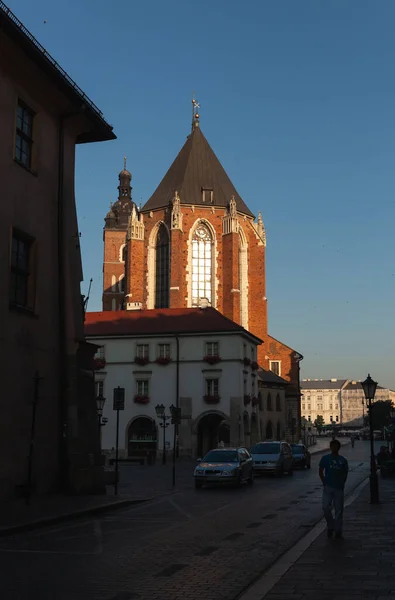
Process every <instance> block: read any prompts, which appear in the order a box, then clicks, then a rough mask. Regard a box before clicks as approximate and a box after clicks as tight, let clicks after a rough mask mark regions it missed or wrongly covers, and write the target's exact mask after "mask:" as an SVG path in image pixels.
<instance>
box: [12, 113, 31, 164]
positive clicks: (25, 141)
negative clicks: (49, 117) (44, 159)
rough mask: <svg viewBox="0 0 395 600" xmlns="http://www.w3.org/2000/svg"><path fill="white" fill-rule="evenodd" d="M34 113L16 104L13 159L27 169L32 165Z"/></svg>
mask: <svg viewBox="0 0 395 600" xmlns="http://www.w3.org/2000/svg"><path fill="white" fill-rule="evenodd" d="M33 119H34V113H33V111H32V110H30V108H28V107H27V106H26V105H25V104H23V103H22V102H18V107H17V113H16V136H15V158H16V159H17V160H18V161H19V162H20V163H22V164H23V165H24V166H25V167H27V168H28V169H30V168H31V165H32V150H33Z"/></svg>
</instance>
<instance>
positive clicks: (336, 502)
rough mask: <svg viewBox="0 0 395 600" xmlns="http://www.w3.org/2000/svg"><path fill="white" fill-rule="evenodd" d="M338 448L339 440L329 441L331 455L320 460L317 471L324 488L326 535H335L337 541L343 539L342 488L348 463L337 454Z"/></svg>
mask: <svg viewBox="0 0 395 600" xmlns="http://www.w3.org/2000/svg"><path fill="white" fill-rule="evenodd" d="M340 448H341V444H340V442H339V440H332V441H331V443H330V451H331V453H330V454H326V455H325V456H323V457H322V458H321V460H320V464H319V471H318V474H319V477H320V479H321V481H322V484H323V486H324V492H323V495H322V508H323V511H324V516H325V519H326V522H327V526H328V529H327V535H328V538H331V537H332V536H333V534H335V537H336V538H337V539H343V508H344V486H345V483H346V480H347V476H348V461H347V459H346V458H345V457H344V456H341V455H340V454H339V451H340ZM332 506H333V508H334V511H335V518H333V514H332Z"/></svg>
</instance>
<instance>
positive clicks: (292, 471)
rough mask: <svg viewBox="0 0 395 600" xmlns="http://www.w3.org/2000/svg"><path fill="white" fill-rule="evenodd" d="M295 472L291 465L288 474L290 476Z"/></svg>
mask: <svg viewBox="0 0 395 600" xmlns="http://www.w3.org/2000/svg"><path fill="white" fill-rule="evenodd" d="M293 474H294V470H293V468H292V467H291V468H290V469H288V471H287V475H289V476H290V477H292V475H293Z"/></svg>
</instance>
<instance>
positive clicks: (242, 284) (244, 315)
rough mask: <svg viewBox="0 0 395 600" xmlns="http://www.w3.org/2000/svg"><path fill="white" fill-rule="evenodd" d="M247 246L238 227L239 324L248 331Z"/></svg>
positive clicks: (243, 235)
mask: <svg viewBox="0 0 395 600" xmlns="http://www.w3.org/2000/svg"><path fill="white" fill-rule="evenodd" d="M248 287H249V286H248V244H247V237H246V235H245V232H244V230H243V228H242V227H241V226H240V227H239V288H240V324H241V325H242V326H243V327H244V328H245V329H248Z"/></svg>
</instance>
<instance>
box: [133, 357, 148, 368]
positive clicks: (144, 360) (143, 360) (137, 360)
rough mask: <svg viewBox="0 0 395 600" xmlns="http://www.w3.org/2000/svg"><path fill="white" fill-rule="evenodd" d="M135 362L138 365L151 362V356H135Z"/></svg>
mask: <svg viewBox="0 0 395 600" xmlns="http://www.w3.org/2000/svg"><path fill="white" fill-rule="evenodd" d="M134 362H135V363H136V365H141V366H144V365H147V364H148V363H149V358H148V357H147V356H144V357H143V356H135V357H134Z"/></svg>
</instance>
